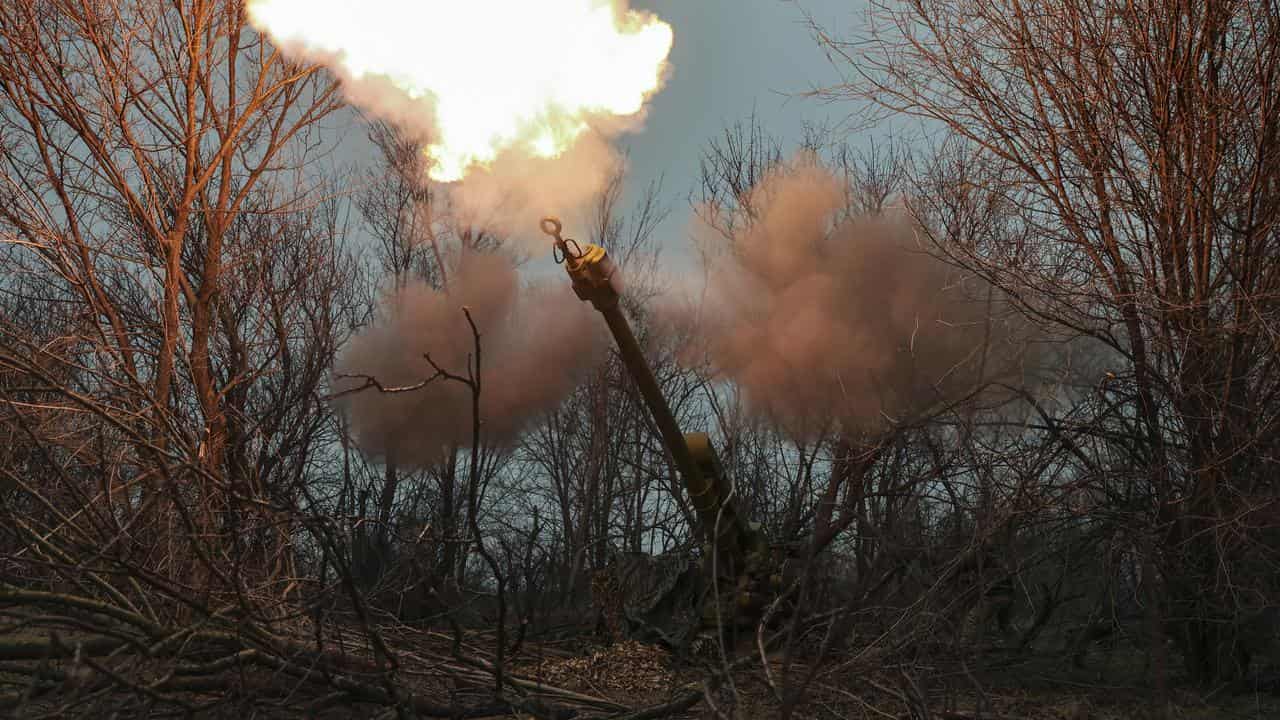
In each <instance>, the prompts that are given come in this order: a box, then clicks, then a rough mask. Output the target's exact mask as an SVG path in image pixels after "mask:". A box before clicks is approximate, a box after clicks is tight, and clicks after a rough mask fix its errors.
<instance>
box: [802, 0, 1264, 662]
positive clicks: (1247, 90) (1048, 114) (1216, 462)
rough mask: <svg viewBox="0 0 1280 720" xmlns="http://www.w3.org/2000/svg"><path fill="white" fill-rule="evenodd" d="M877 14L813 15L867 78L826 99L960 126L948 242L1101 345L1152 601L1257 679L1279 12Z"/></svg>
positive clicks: (1035, 309) (928, 197) (944, 183)
mask: <svg viewBox="0 0 1280 720" xmlns="http://www.w3.org/2000/svg"><path fill="white" fill-rule="evenodd" d="M875 17H876V20H877V22H876V25H875V27H874V29H873V30H872V31H871V32H870V37H869V38H865V39H864V40H865V41H866V42H858V43H855V42H852V41H849V42H846V41H843V40H841V39H837V38H834V37H831V36H830V35H828V34H826V33H825V32H823V31H822V30H821V29H820V28H818V33H819V39H820V40H821V42H822V43H823V45H824V46H825V47H827V48H828V49H830V50H832V51H834V52H835V53H836V54H837V56H838V57H839V58H840V60H841V62H842V63H846V64H845V67H847V68H848V69H850V71H851V77H852V79H851V81H850V82H849V83H848V84H846V85H840V86H836V87H832V88H830V89H829V90H828V91H827V92H826V94H827V95H828V96H830V97H834V98H848V99H860V100H861V99H866V100H870V101H872V102H873V103H875V106H876V107H878V108H881V109H883V110H887V111H890V112H895V113H905V114H908V115H911V116H915V117H918V118H922V119H924V120H925V121H927V122H929V123H932V124H935V125H937V126H941V127H942V128H944V129H945V130H946V131H947V132H948V133H949V134H950V137H951V141H950V142H949V144H948V147H947V148H946V152H945V153H944V157H945V160H943V161H941V162H939V163H933V167H934V168H935V169H942V170H944V171H945V172H943V173H932V174H931V176H932V180H933V182H927V183H926V184H925V186H924V187H922V188H921V190H920V192H919V194H918V195H917V197H916V198H915V199H916V201H917V203H918V206H919V209H920V211H921V212H922V213H924V214H933V213H938V212H940V211H942V210H945V208H944V207H943V206H944V205H945V204H947V203H951V204H952V205H953V207H955V206H959V205H963V206H965V207H967V208H969V209H970V210H969V211H968V219H969V220H971V221H976V222H977V223H978V225H976V226H975V228H974V229H975V230H977V232H975V233H972V234H971V235H969V236H968V237H967V238H965V240H967V242H965V241H962V242H960V243H954V244H951V245H950V246H949V249H950V251H951V252H953V253H954V254H955V256H956V257H957V258H962V259H963V260H962V261H963V262H965V263H966V264H969V265H970V266H971V267H973V268H975V269H978V270H980V271H981V272H983V273H984V274H985V275H987V276H988V277H990V278H991V279H993V280H994V281H996V282H997V283H999V284H1000V285H1002V286H1003V287H1005V288H1007V289H1009V290H1010V291H1011V292H1013V293H1014V294H1015V295H1017V296H1018V297H1020V298H1021V300H1022V301H1023V304H1024V306H1025V308H1026V309H1027V311H1028V312H1030V313H1032V314H1034V315H1036V316H1039V317H1041V318H1044V319H1046V320H1048V321H1050V322H1052V323H1055V324H1056V325H1057V326H1059V327H1060V328H1062V329H1063V330H1064V331H1066V332H1069V333H1075V334H1079V335H1083V336H1087V337H1089V338H1092V339H1093V340H1094V341H1096V342H1098V343H1100V344H1101V346H1102V347H1105V348H1106V350H1105V353H1106V356H1107V357H1109V358H1111V360H1110V362H1114V365H1112V366H1111V367H1110V368H1109V369H1108V373H1107V374H1105V375H1103V374H1101V373H1100V377H1098V378H1097V380H1096V382H1098V383H1100V386H1099V392H1100V393H1101V394H1102V395H1103V397H1104V398H1105V401H1106V404H1107V405H1108V406H1109V407H1110V408H1113V409H1114V414H1113V415H1111V420H1110V421H1109V422H1108V423H1106V425H1107V426H1109V428H1111V429H1116V430H1118V432H1120V433H1121V434H1120V435H1118V436H1113V437H1114V439H1115V442H1116V444H1118V445H1119V446H1121V447H1123V448H1125V450H1126V452H1127V455H1128V463H1129V465H1130V467H1132V468H1133V470H1134V471H1135V473H1136V477H1135V478H1134V480H1135V483H1136V486H1135V489H1136V490H1137V496H1138V497H1140V498H1141V505H1142V506H1143V508H1144V510H1143V511H1142V513H1141V517H1142V520H1143V524H1144V527H1145V529H1146V531H1145V533H1144V534H1145V535H1146V536H1147V538H1146V539H1145V540H1143V542H1142V544H1144V545H1146V546H1147V547H1148V551H1147V552H1146V556H1147V558H1148V560H1149V561H1150V562H1151V563H1153V565H1154V568H1153V569H1154V570H1155V572H1152V573H1149V578H1148V579H1149V581H1150V582H1148V583H1147V589H1148V591H1149V592H1150V595H1149V600H1150V601H1151V602H1150V603H1149V605H1150V607H1152V608H1156V607H1160V608H1162V611H1163V613H1164V615H1165V620H1166V621H1167V626H1168V628H1169V630H1171V631H1172V634H1173V637H1174V638H1175V639H1176V640H1177V641H1178V645H1179V649H1180V650H1181V652H1182V654H1183V656H1184V658H1185V661H1186V665H1187V669H1188V671H1189V672H1190V674H1191V676H1192V677H1193V678H1194V679H1195V680H1197V681H1199V682H1204V683H1209V682H1215V681H1218V680H1231V679H1234V678H1238V677H1240V676H1241V675H1242V673H1243V672H1244V671H1245V669H1246V668H1245V665H1246V663H1245V662H1244V661H1245V656H1244V654H1243V653H1241V652H1239V651H1237V650H1236V648H1239V647H1241V642H1240V641H1241V638H1240V637H1239V636H1238V631H1237V629H1236V628H1237V624H1236V623H1235V622H1234V620H1233V618H1235V617H1237V616H1238V615H1239V614H1240V613H1241V612H1247V611H1250V610H1256V608H1258V607H1259V606H1267V605H1272V604H1274V603H1275V602H1276V598H1277V595H1276V590H1277V588H1276V587H1274V583H1272V582H1271V581H1270V578H1274V577H1275V574H1274V570H1273V569H1267V570H1262V569H1261V567H1260V566H1259V565H1258V562H1259V559H1260V558H1263V557H1267V556H1269V555H1271V554H1272V553H1274V551H1275V545H1274V543H1273V542H1272V541H1270V540H1268V539H1267V538H1268V537H1269V536H1270V535H1272V534H1273V533H1274V530H1273V528H1274V522H1273V520H1272V519H1271V518H1272V517H1273V516H1274V510H1273V508H1274V502H1275V499H1274V498H1275V488H1274V486H1273V485H1274V483H1273V481H1272V480H1273V478H1274V477H1275V467H1274V462H1273V461H1272V460H1271V458H1272V457H1273V455H1274V443H1275V438H1276V437H1277V433H1276V431H1275V423H1276V417H1277V415H1276V410H1277V407H1278V406H1277V403H1276V397H1277V392H1278V390H1280V375H1278V374H1277V372H1276V363H1275V333H1274V329H1273V324H1274V318H1275V315H1276V294H1275V292H1274V287H1275V281H1276V276H1277V269H1278V268H1280V265H1278V264H1277V263H1276V261H1275V258H1276V257H1278V256H1277V254H1276V242H1277V239H1278V238H1280V231H1278V221H1280V204H1278V203H1277V202H1276V197H1277V194H1276V192H1275V189H1276V186H1277V182H1280V179H1278V178H1280V154H1278V153H1277V152H1276V147H1277V133H1278V132H1280V105H1278V104H1277V97H1280V92H1278V90H1280V88H1278V86H1277V75H1276V73H1277V71H1276V61H1277V59H1280V58H1278V57H1277V55H1278V53H1280V9H1278V8H1277V7H1276V5H1275V4H1274V3H1234V2H1190V3H1173V2H1145V3H1118V2H1102V3H1078V2H1066V3H1060V2H1055V3H1035V2H1033V3H1025V2H996V3H973V2H968V1H967V0H937V1H935V0H912V1H911V2H907V3H903V4H888V3H885V4H877V5H876V12H875ZM984 208H985V209H990V208H1002V209H1003V210H1004V211H1005V214H1006V217H1009V218H1011V219H1013V221H1014V222H1013V225H1012V227H1013V229H1014V230H1015V231H1014V232H1007V230H1008V229H1009V226H1006V227H1004V228H1001V227H999V226H995V225H991V226H989V225H987V224H986V222H987V221H986V219H984V218H983V217H982V215H983V212H984ZM952 217H954V218H958V219H963V218H962V217H961V216H957V215H955V214H952ZM941 239H942V240H944V244H945V241H949V240H951V238H941ZM956 239H958V240H960V239H961V238H956ZM1097 430H1098V432H1099V433H1103V432H1110V431H1111V430H1110V429H1107V430H1103V426H1102V425H1099V426H1097ZM1157 587H1158V588H1159V589H1158V590H1157ZM1155 623H1156V621H1155V619H1153V620H1152V629H1153V631H1154V630H1155V629H1157V628H1156V624H1155ZM1153 645H1154V646H1156V647H1161V646H1162V644H1160V643H1155V642H1153ZM1157 664H1159V663H1157Z"/></svg>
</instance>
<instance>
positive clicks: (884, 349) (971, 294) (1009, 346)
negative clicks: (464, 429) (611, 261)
mask: <svg viewBox="0 0 1280 720" xmlns="http://www.w3.org/2000/svg"><path fill="white" fill-rule="evenodd" d="M846 189H847V186H846V183H845V181H844V180H843V179H841V178H837V177H836V176H834V175H833V174H832V173H831V172H830V171H828V170H827V169H825V168H823V167H821V166H820V165H819V164H817V163H816V162H815V161H813V160H812V159H805V158H802V159H799V160H797V161H795V162H793V163H791V164H789V165H786V166H784V167H782V168H780V169H778V170H777V171H775V172H773V173H771V174H770V175H768V176H766V178H765V179H764V180H762V181H761V182H760V183H759V184H758V185H757V187H756V188H754V189H753V190H752V191H751V193H750V195H749V197H747V198H745V200H746V202H745V203H744V207H749V208H750V213H747V212H744V211H742V210H738V211H736V212H732V213H729V212H725V213H719V220H720V221H726V222H719V223H717V226H718V228H719V230H720V231H721V233H722V234H724V235H728V239H729V240H730V242H728V243H725V242H724V238H723V237H721V238H717V239H719V240H720V242H719V250H718V251H717V252H713V254H712V255H711V257H710V259H709V266H708V271H709V276H708V287H707V290H706V297H705V300H703V301H702V302H700V303H697V304H692V303H688V304H683V305H679V306H674V307H668V308H667V309H666V311H665V312H666V314H667V315H668V317H669V318H670V322H672V324H673V325H681V326H684V327H690V326H696V327H697V328H698V329H699V332H700V333H701V335H702V337H703V338H704V340H705V343H704V344H699V345H698V346H690V347H689V348H688V349H687V350H686V352H685V354H684V360H685V362H688V363H697V362H709V363H710V365H711V367H712V368H714V369H715V370H716V371H718V372H719V373H722V374H723V376H724V377H726V378H728V379H730V380H732V381H734V382H735V383H737V384H738V386H739V387H740V388H741V389H742V390H743V392H744V394H745V396H746V399H747V401H748V403H749V404H750V406H751V408H752V409H753V410H754V411H756V412H759V413H762V414H763V415H765V416H767V417H768V418H770V419H771V420H773V421H774V422H775V423H777V424H778V425H779V426H780V427H782V428H783V429H784V430H786V431H787V432H788V433H789V434H792V435H793V436H795V437H798V438H812V437H816V436H817V435H818V434H820V433H824V432H828V431H831V430H834V429H837V427H838V428H840V429H841V430H842V431H843V432H855V433H870V434H874V433H877V432H882V431H883V430H884V429H886V428H887V427H890V426H892V425H893V424H897V423H903V422H910V421H911V420H912V419H914V418H917V417H919V416H920V415H922V414H924V413H928V412H930V411H934V410H937V409H939V408H942V407H945V406H946V405H948V404H949V403H955V402H957V401H960V400H963V399H965V398H966V397H968V396H970V395H972V394H975V392H976V391H977V390H978V389H979V388H980V387H981V386H983V385H984V384H986V383H990V382H991V381H993V380H997V379H1000V378H1002V377H1008V376H1010V375H1013V374H1017V373H1019V372H1020V371H1021V361H1022V359H1023V357H1024V353H1023V347H1024V346H1025V343H1024V342H1023V336H1024V332H1023V331H1022V330H1021V329H1020V327H1019V325H1018V323H1017V322H1016V321H1015V320H1014V319H1013V318H1014V316H1015V313H1013V312H1011V311H1010V310H1009V307H1008V304H1007V303H1006V302H1005V301H1004V300H1003V299H1002V298H1001V296H1000V294H999V293H998V291H994V290H992V289H991V288H990V287H989V286H988V285H987V284H985V283H984V282H982V281H980V280H979V279H978V278H976V277H974V276H972V275H970V274H967V273H964V272H962V271H960V270H957V269H956V268H954V267H952V266H950V265H948V264H947V263H945V262H942V261H941V260H939V259H938V258H936V257H935V256H933V255H931V254H930V253H929V252H928V248H927V247H926V246H925V245H924V242H925V241H924V240H922V239H921V238H920V237H919V235H918V234H917V233H916V232H915V228H914V227H913V225H912V223H911V222H910V220H909V219H908V218H907V217H906V216H905V214H894V213H886V214H883V215H880V216H874V217H853V218H849V217H845V216H844V215H843V212H842V211H843V210H844V208H845V207H846V206H847V202H846V195H845V193H846ZM708 211H709V215H708V216H709V217H712V218H715V217H716V216H717V211H716V209H715V208H709V209H708ZM711 244H713V245H714V244H715V243H714V242H713V243H711Z"/></svg>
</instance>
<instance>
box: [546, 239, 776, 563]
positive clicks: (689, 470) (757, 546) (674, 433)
mask: <svg viewBox="0 0 1280 720" xmlns="http://www.w3.org/2000/svg"><path fill="white" fill-rule="evenodd" d="M541 225H542V231H543V232H544V233H546V234H547V235H550V236H551V237H552V238H553V240H554V242H555V253H556V256H557V260H558V261H562V262H563V263H564V266H565V271H566V272H568V274H569V277H570V279H571V280H572V281H573V290H574V292H575V293H576V294H577V296H578V298H579V299H581V300H583V301H588V302H590V303H591V304H592V305H593V306H594V307H595V308H596V310H598V311H600V314H601V315H604V319H605V323H607V324H608V326H609V331H610V332H611V333H612V334H613V338H614V340H615V341H616V342H617V344H618V352H619V354H620V355H621V357H622V362H623V363H624V364H625V365H626V368H627V372H629V373H630V374H631V377H632V378H633V379H634V380H635V383H636V387H637V388H639V390H640V396H641V397H642V398H643V399H644V403H645V405H646V406H647V407H648V409H649V414H650V415H651V416H652V417H653V421H654V423H655V424H656V425H657V426H658V431H659V432H660V433H661V435H662V441H663V444H664V445H666V448H667V451H668V452H670V453H671V458H672V460H673V461H674V462H675V465H676V469H677V470H678V471H679V473H680V475H681V477H682V479H683V480H684V486H685V488H686V489H687V490H688V493H689V499H690V501H691V502H692V504H693V506H694V509H695V511H696V512H697V514H698V520H699V523H700V524H701V525H702V530H703V535H704V538H705V540H706V541H707V543H708V544H709V546H710V547H711V548H713V549H714V552H715V557H716V559H717V566H716V574H717V575H719V576H721V577H726V576H727V577H740V576H742V575H743V574H744V573H746V572H748V571H749V570H754V569H756V568H754V567H751V568H749V567H748V566H753V565H756V564H757V563H752V562H751V561H752V560H753V559H755V558H760V557H762V556H763V555H764V554H766V553H767V552H768V549H767V546H766V544H765V542H764V539H763V535H762V534H761V533H760V532H759V530H757V529H756V528H755V527H754V526H753V525H752V524H751V523H749V522H747V520H746V518H745V517H743V516H742V514H741V513H740V512H739V511H738V509H737V503H735V502H733V501H732V498H730V495H729V493H730V488H729V483H728V481H727V478H726V477H725V475H724V472H723V470H722V469H721V467H720V461H719V458H718V457H717V456H716V453H715V450H714V449H713V448H712V446H711V442H710V439H709V438H708V437H707V435H706V433H689V434H687V435H686V434H684V433H682V432H681V431H680V426H679V424H678V423H677V422H676V419H675V415H674V414H673V413H672V412H671V406H670V405H668V404H667V400H666V398H665V397H663V395H662V391H661V389H660V388H659V387H658V381H657V379H655V378H654V376H653V371H652V370H651V369H650V368H649V364H648V363H647V362H646V361H645V358H644V353H643V352H642V351H641V349H640V343H638V342H637V341H636V336H635V333H633V332H632V331H631V325H630V323H628V322H627V318H626V316H625V315H623V313H622V308H621V306H620V303H619V300H620V297H621V291H622V287H621V285H622V283H621V276H620V275H619V274H618V269H617V266H616V265H614V263H613V260H612V259H610V258H609V256H608V254H607V253H606V252H605V250H604V248H602V247H600V246H599V245H592V244H588V245H586V246H581V245H579V244H578V243H577V242H576V241H574V240H572V239H567V238H564V237H563V236H562V235H561V231H562V226H561V224H560V221H559V220H557V219H555V218H544V219H543V220H542V224H541Z"/></svg>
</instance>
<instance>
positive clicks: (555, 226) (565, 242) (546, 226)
mask: <svg viewBox="0 0 1280 720" xmlns="http://www.w3.org/2000/svg"><path fill="white" fill-rule="evenodd" d="M539 225H540V226H541V227H542V232H543V233H545V234H547V235H550V236H551V237H552V238H554V239H555V245H554V246H553V247H552V249H551V257H552V258H554V259H555V261H556V264H557V265H559V264H560V263H563V262H564V261H565V260H566V259H568V258H573V259H575V260H576V259H578V258H580V257H582V247H581V246H579V245H578V241H577V240H574V239H573V238H564V237H561V236H560V233H561V232H562V231H563V230H564V226H563V225H561V224H560V220H559V219H557V218H553V217H544V218H542V221H541V222H540V223H539ZM569 243H573V247H572V248H570V247H569Z"/></svg>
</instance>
